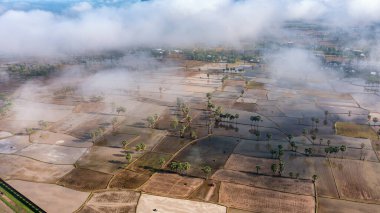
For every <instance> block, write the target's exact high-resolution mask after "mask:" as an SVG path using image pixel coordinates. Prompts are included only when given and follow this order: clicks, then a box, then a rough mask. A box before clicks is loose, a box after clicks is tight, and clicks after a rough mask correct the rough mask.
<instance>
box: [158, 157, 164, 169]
mask: <svg viewBox="0 0 380 213" xmlns="http://www.w3.org/2000/svg"><path fill="white" fill-rule="evenodd" d="M165 163H166V160H165V158H163V157H160V159H159V160H158V164H159V165H160V168H162V166H164V164H165Z"/></svg>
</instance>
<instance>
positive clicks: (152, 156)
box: [128, 152, 171, 172]
mask: <svg viewBox="0 0 380 213" xmlns="http://www.w3.org/2000/svg"><path fill="white" fill-rule="evenodd" d="M170 157H171V155H169V154H164V153H157V152H147V153H146V154H144V155H143V156H142V157H140V158H139V159H137V160H136V161H135V162H134V163H133V164H132V165H131V166H129V167H128V168H129V169H130V170H133V171H137V172H147V171H151V172H154V171H155V170H157V169H161V165H160V159H161V158H163V159H164V160H165V162H167V161H168V160H169V159H170Z"/></svg>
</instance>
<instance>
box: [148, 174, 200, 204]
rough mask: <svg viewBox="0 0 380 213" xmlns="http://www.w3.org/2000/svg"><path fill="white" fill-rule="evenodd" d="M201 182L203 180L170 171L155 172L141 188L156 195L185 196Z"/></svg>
mask: <svg viewBox="0 0 380 213" xmlns="http://www.w3.org/2000/svg"><path fill="white" fill-rule="evenodd" d="M202 183H203V180H202V179H199V178H190V177H186V176H181V175H178V174H170V173H156V174H154V175H153V176H152V177H151V178H150V179H149V181H148V182H147V183H146V184H144V185H143V187H142V188H141V189H142V190H143V191H145V192H149V193H152V194H156V195H161V196H168V197H179V198H185V197H188V196H189V195H190V194H191V193H192V192H193V191H194V190H195V189H196V188H198V187H199V186H201V185H202Z"/></svg>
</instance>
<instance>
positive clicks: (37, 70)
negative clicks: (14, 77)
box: [8, 64, 60, 77]
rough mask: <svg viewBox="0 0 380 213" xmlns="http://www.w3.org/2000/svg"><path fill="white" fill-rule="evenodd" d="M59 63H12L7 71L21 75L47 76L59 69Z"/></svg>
mask: <svg viewBox="0 0 380 213" xmlns="http://www.w3.org/2000/svg"><path fill="white" fill-rule="evenodd" d="M59 67H60V65H51V64H12V65H10V66H8V71H9V72H11V73H14V74H19V75H23V76H28V77H31V76H47V75H49V74H50V73H53V72H55V71H57V70H58V69H59Z"/></svg>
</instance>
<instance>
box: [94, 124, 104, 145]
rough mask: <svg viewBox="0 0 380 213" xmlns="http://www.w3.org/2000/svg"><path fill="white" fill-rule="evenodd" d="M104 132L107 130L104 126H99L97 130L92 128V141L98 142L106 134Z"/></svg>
mask: <svg viewBox="0 0 380 213" xmlns="http://www.w3.org/2000/svg"><path fill="white" fill-rule="evenodd" d="M104 132H105V129H104V128H103V127H99V128H97V129H95V130H92V131H91V132H90V136H91V139H92V142H94V143H95V142H96V141H97V140H98V139H100V138H102V137H103V135H104Z"/></svg>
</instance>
